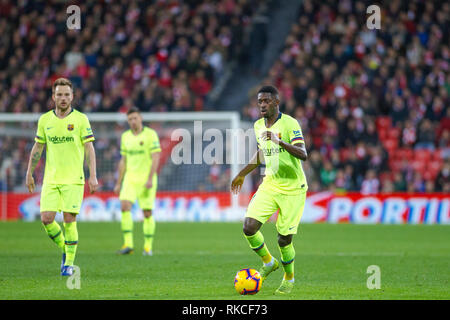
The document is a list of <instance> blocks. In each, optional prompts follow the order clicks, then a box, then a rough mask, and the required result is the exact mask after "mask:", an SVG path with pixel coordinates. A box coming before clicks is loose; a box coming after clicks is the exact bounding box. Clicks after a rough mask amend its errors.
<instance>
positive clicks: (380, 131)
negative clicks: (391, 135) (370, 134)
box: [378, 128, 388, 140]
mask: <svg viewBox="0 0 450 320" xmlns="http://www.w3.org/2000/svg"><path fill="white" fill-rule="evenodd" d="M378 137H379V138H380V140H386V139H387V137H388V129H387V128H380V129H378Z"/></svg>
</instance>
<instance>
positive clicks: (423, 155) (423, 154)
mask: <svg viewBox="0 0 450 320" xmlns="http://www.w3.org/2000/svg"><path fill="white" fill-rule="evenodd" d="M430 159H431V152H430V151H429V150H426V149H423V150H416V151H414V160H418V161H424V162H428V161H430Z"/></svg>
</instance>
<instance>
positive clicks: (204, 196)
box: [0, 192, 450, 224]
mask: <svg viewBox="0 0 450 320" xmlns="http://www.w3.org/2000/svg"><path fill="white" fill-rule="evenodd" d="M0 199H1V201H2V204H1V205H0V210H1V214H0V218H1V219H8V220H15V219H23V220H25V221H33V220H36V219H39V195H29V194H18V193H3V194H0ZM248 199H250V197H249V195H243V196H241V198H240V200H241V201H240V206H239V207H238V208H232V207H231V197H230V193H228V192H159V193H158V194H157V199H156V203H155V208H154V216H155V219H157V220H160V221H239V220H242V219H243V218H244V215H245V210H246V205H247V203H248ZM139 210H140V209H139V208H138V207H137V205H135V206H134V207H133V210H132V211H133V216H134V218H135V219H139V218H140V211H139ZM5 211H6V212H5ZM79 219H80V220H82V221H83V220H85V221H111V220H118V219H120V201H119V199H118V198H117V196H116V195H115V194H113V193H111V192H98V193H96V194H94V195H90V194H86V195H85V198H84V200H83V205H82V208H81V212H80V215H79ZM301 222H302V223H320V222H327V223H363V224H376V223H382V224H449V223H450V197H449V195H448V194H443V193H431V194H425V193H424V194H419V193H414V194H409V193H389V194H375V195H363V194H361V193H346V194H333V193H330V192H319V193H309V194H308V197H307V200H306V204H305V209H304V212H303V216H302V219H301Z"/></svg>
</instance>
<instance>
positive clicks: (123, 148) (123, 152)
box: [120, 133, 127, 156]
mask: <svg viewBox="0 0 450 320" xmlns="http://www.w3.org/2000/svg"><path fill="white" fill-rule="evenodd" d="M120 155H121V156H126V155H127V146H126V144H125V133H123V134H122V137H120Z"/></svg>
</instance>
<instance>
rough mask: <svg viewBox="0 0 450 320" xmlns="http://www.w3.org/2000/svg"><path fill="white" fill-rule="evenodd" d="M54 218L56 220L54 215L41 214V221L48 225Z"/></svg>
mask: <svg viewBox="0 0 450 320" xmlns="http://www.w3.org/2000/svg"><path fill="white" fill-rule="evenodd" d="M53 220H55V218H54V217H52V216H48V215H45V214H43V215H41V221H42V223H43V224H44V225H48V224H50V223H52V222H53Z"/></svg>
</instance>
